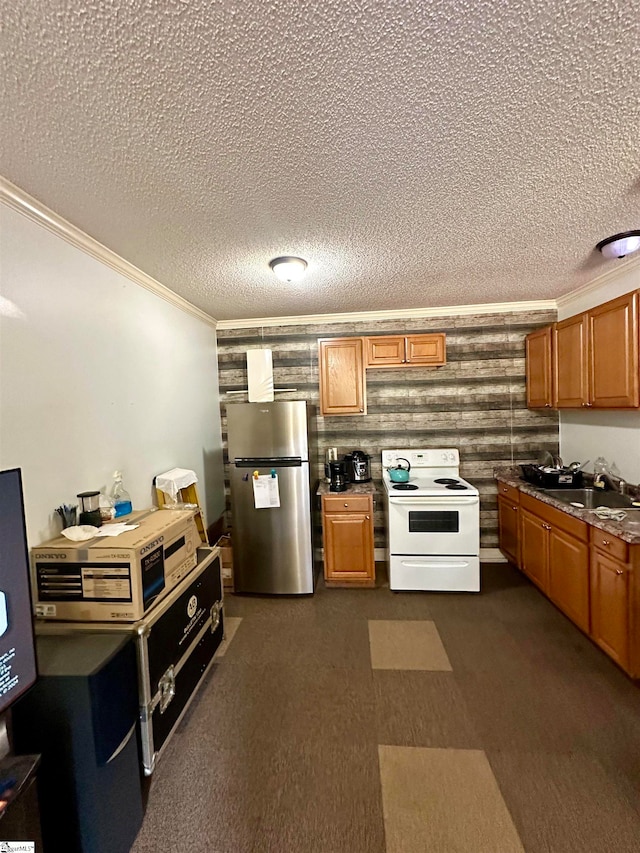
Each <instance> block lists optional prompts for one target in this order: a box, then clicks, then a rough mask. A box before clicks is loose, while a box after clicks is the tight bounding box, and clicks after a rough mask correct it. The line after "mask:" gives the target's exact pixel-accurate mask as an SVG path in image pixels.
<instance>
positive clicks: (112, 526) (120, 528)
mask: <svg viewBox="0 0 640 853" xmlns="http://www.w3.org/2000/svg"><path fill="white" fill-rule="evenodd" d="M136 527H140V525H139V524H128V523H127V522H126V521H115V522H113V521H111V522H109V524H105V525H104V527H99V528H98V530H97V532H96V533H95V534H94V535H95V536H96V538H97V537H98V536H120V534H121V533H127V532H128V531H129V530H135V529H136Z"/></svg>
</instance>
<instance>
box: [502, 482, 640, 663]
mask: <svg viewBox="0 0 640 853" xmlns="http://www.w3.org/2000/svg"><path fill="white" fill-rule="evenodd" d="M514 491H516V490H515V489H514V487H513V486H509V485H508V484H504V483H502V482H501V481H500V480H498V513H499V518H500V548H501V549H502V551H503V553H504V554H505V556H507V558H511V556H512V555H513V554H517V553H519V555H520V568H521V569H522V571H523V572H524V573H525V574H526V575H527V576H528V577H529V578H530V579H531V580H532V581H533V583H535V584H536V585H537V586H538V587H539V588H540V589H541V591H542V592H543V593H544V594H545V595H546V596H547V597H548V598H550V599H551V601H553V602H554V604H556V605H557V607H558V608H559V609H560V610H562V612H563V613H564V614H565V615H566V616H568V617H569V619H571V620H572V622H574V623H575V624H576V625H577V626H578V627H579V628H581V629H582V630H583V631H584V632H585V633H586V634H588V635H589V636H590V637H591V639H592V640H593V641H594V642H595V643H597V645H598V646H600V648H601V649H602V650H603V651H604V652H606V654H607V655H609V657H610V658H612V660H614V661H615V662H616V663H617V664H618V665H619V666H620V667H621V668H622V669H623V670H624V671H625V672H626V673H627V674H628V675H630V676H631V677H632V678H640V544H638V545H630V544H628V543H627V542H625V541H624V540H623V539H620V538H619V537H617V536H613V535H612V534H610V533H606V532H604V531H603V530H602V529H600V528H597V527H594V526H592V525H590V524H588V523H587V522H585V521H582V520H581V519H578V518H576V517H574V516H572V515H570V514H569V513H565V512H563V511H562V510H560V509H556V508H555V507H552V506H549V504H546V503H545V502H544V501H540V500H537V499H536V498H534V497H533V496H532V495H529V494H527V493H525V492H521V493H520V502H519V504H517V503H516V498H515V496H514V494H513V492H514ZM518 507H519V512H518V513H517V514H518V515H519V518H520V524H519V528H518V537H517V542H514V533H513V527H512V524H511V518H510V513H511V514H513V515H516V512H515V509H517V508H518ZM513 562H515V560H513Z"/></svg>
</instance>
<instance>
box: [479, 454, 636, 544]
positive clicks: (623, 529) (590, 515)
mask: <svg viewBox="0 0 640 853" xmlns="http://www.w3.org/2000/svg"><path fill="white" fill-rule="evenodd" d="M493 474H494V477H495V478H496V480H501V481H502V482H503V483H506V484H507V485H509V486H513V487H514V488H516V489H519V490H520V491H521V492H522V493H523V494H525V495H531V496H532V497H534V498H537V499H538V500H540V501H542V502H543V503H545V504H549V506H552V507H554V508H555V509H559V510H562V512H566V513H567V514H568V515H572V516H573V517H574V518H579V519H580V521H584V522H586V523H587V524H591V525H592V526H593V527H597V528H598V529H599V530H604V531H605V533H609V534H611V536H617V537H618V538H620V539H622V540H624V541H625V542H628V543H629V544H630V545H640V510H633V511H632V512H629V513H627V517H626V518H625V519H624V521H610V520H608V519H603V518H598V516H597V515H596V514H595V513H594V512H593V510H589V509H579V508H578V507H575V506H571V504H567V503H564V502H563V501H559V500H556V499H555V498H552V497H551V495H548V494H546V493H545V492H544V491H543V490H542V489H540V488H539V487H538V486H533V485H532V484H531V483H527V482H526V481H525V480H523V479H522V477H521V476H520V474H519V472H518V470H517V469H516V468H495V469H494V472H493Z"/></svg>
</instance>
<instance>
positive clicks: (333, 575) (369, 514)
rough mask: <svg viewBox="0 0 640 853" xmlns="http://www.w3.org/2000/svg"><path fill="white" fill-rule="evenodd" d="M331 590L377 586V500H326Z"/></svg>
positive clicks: (327, 571)
mask: <svg viewBox="0 0 640 853" xmlns="http://www.w3.org/2000/svg"><path fill="white" fill-rule="evenodd" d="M322 532H323V539H324V577H325V582H326V584H327V586H375V583H376V573H375V560H374V550H373V496H372V495H355V496H353V497H349V496H348V495H347V493H344V495H343V494H341V495H323V496H322Z"/></svg>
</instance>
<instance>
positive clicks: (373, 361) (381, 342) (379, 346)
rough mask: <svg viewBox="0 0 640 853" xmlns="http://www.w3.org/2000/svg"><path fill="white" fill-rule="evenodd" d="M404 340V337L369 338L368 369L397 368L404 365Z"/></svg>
mask: <svg viewBox="0 0 640 853" xmlns="http://www.w3.org/2000/svg"><path fill="white" fill-rule="evenodd" d="M404 340H405V339H404V336H403V335H385V336H382V337H379V338H367V339H366V341H367V367H387V366H393V367H396V366H397V365H399V364H404V360H405V346H404Z"/></svg>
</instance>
